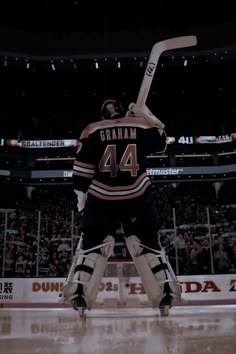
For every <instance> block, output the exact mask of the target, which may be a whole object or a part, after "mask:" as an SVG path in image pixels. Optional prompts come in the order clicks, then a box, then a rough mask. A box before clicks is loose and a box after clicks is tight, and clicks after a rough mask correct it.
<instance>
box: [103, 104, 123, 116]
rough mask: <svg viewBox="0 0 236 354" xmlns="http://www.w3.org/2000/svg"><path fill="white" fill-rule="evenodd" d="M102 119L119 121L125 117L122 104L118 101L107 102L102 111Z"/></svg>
mask: <svg viewBox="0 0 236 354" xmlns="http://www.w3.org/2000/svg"><path fill="white" fill-rule="evenodd" d="M101 115H102V119H117V118H123V117H124V116H125V111H124V108H123V106H122V104H121V103H120V102H118V101H116V100H106V101H105V102H104V103H103V105H102V109H101Z"/></svg>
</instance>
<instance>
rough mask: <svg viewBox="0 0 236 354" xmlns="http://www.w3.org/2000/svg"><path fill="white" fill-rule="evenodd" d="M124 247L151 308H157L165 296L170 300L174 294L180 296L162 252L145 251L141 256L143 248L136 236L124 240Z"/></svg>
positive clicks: (172, 273)
mask: <svg viewBox="0 0 236 354" xmlns="http://www.w3.org/2000/svg"><path fill="white" fill-rule="evenodd" d="M126 245H127V247H128V250H129V252H130V255H131V257H132V259H133V261H134V264H135V266H136V268H137V271H138V273H139V276H140V278H141V280H142V283H143V286H144V288H145V290H146V293H147V296H148V298H149V300H150V302H151V303H152V306H153V307H159V306H160V304H161V302H162V300H163V299H164V298H165V296H166V295H170V296H171V299H172V297H174V296H176V294H178V295H180V292H179V291H180V288H179V287H178V284H177V281H176V278H175V276H174V277H173V275H174V272H173V270H172V268H171V266H170V264H169V262H168V260H167V258H166V257H165V255H164V250H163V251H155V250H150V252H147V250H145V251H146V252H147V253H144V254H142V251H143V249H144V248H145V246H144V245H142V244H141V243H140V240H139V239H138V238H137V237H136V236H130V237H128V238H126ZM170 270H172V272H171V271H170ZM170 305H171V304H170Z"/></svg>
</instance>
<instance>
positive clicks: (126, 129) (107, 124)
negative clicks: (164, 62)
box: [62, 100, 180, 316]
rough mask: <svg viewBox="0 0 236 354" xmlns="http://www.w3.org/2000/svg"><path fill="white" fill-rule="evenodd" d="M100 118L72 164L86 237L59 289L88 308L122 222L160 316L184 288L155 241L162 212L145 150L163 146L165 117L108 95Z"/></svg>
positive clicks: (80, 306)
mask: <svg viewBox="0 0 236 354" xmlns="http://www.w3.org/2000/svg"><path fill="white" fill-rule="evenodd" d="M101 113H102V120H100V121H98V122H96V123H92V124H90V125H88V126H87V127H86V128H85V129H84V130H83V132H82V134H81V136H80V140H79V145H78V149H77V153H76V158H75V162H74V167H73V183H74V190H75V193H76V195H77V198H78V210H79V212H80V214H81V215H82V217H81V229H82V232H83V237H82V238H81V240H80V243H79V245H78V247H77V250H76V253H75V256H74V258H73V263H72V265H71V269H70V272H69V275H68V277H67V280H66V282H65V285H64V289H63V293H62V297H63V301H64V302H67V303H68V302H69V303H71V304H72V305H73V307H74V309H76V310H79V311H80V313H83V312H84V310H85V309H91V308H92V307H93V303H94V301H95V299H96V296H97V293H98V288H99V285H100V283H101V280H102V277H103V274H104V271H105V267H106V262H107V260H108V258H109V257H110V256H111V255H112V254H113V248H114V242H115V239H114V235H115V230H116V227H117V223H121V224H122V227H123V229H124V234H125V241H126V245H127V248H128V250H129V253H130V255H131V256H132V259H133V262H134V264H135V266H136V268H137V271H138V273H139V276H140V278H141V281H142V283H143V286H144V288H145V290H146V293H147V296H148V298H149V300H150V302H151V304H152V306H153V307H154V308H159V309H160V313H161V315H162V316H167V315H168V314H169V308H171V306H172V302H173V299H174V298H175V297H177V298H180V288H179V286H178V283H177V280H176V277H175V274H174V272H173V270H172V268H171V266H170V264H169V262H168V259H167V258H166V256H165V251H164V249H162V248H161V246H160V244H159V242H158V236H157V233H158V226H159V225H158V220H159V219H158V215H157V210H156V208H155V205H154V202H153V199H152V193H151V181H150V179H149V177H148V176H147V173H146V164H145V161H146V156H147V155H148V154H150V153H155V152H164V151H165V149H166V134H165V131H164V124H163V123H161V122H160V120H159V119H157V118H156V117H155V116H154V115H153V114H152V113H151V112H150V111H149V110H148V109H147V107H146V106H145V107H144V108H143V109H141V108H139V107H137V105H136V104H130V105H129V111H128V112H127V113H126V114H125V111H124V109H123V107H122V105H121V103H119V102H117V101H116V100H107V101H106V102H104V104H103V105H102V110H101Z"/></svg>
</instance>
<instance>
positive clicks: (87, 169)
mask: <svg viewBox="0 0 236 354" xmlns="http://www.w3.org/2000/svg"><path fill="white" fill-rule="evenodd" d="M73 170H74V171H77V172H84V173H89V174H91V175H94V173H95V170H94V169H92V168H84V167H79V166H76V165H74V167H73Z"/></svg>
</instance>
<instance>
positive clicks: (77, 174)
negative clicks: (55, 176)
mask: <svg viewBox="0 0 236 354" xmlns="http://www.w3.org/2000/svg"><path fill="white" fill-rule="evenodd" d="M73 175H74V176H81V177H86V178H93V175H92V174H88V173H83V172H77V171H75V170H74V171H73Z"/></svg>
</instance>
